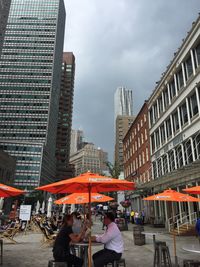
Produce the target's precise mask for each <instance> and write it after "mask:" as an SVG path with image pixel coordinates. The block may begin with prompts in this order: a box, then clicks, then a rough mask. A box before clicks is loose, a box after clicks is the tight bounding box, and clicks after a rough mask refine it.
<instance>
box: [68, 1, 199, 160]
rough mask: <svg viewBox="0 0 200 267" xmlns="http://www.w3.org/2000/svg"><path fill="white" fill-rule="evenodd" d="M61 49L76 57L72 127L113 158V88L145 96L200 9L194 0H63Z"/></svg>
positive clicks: (137, 100) (136, 98)
mask: <svg viewBox="0 0 200 267" xmlns="http://www.w3.org/2000/svg"><path fill="white" fill-rule="evenodd" d="M65 4H66V15H67V21H66V34H65V44H64V49H65V51H73V53H74V55H75V57H76V78H75V95H74V114H73V127H74V128H81V129H83V130H84V132H85V137H86V139H87V141H91V142H94V143H95V144H96V146H99V147H101V148H103V149H104V150H106V151H108V152H109V157H110V160H112V159H113V148H114V129H113V127H114V126H113V121H114V119H113V117H114V103H113V95H114V92H115V90H116V88H117V87H118V86H120V85H123V86H125V87H127V88H129V89H132V90H133V105H134V113H135V114H137V112H138V111H139V109H140V107H141V105H142V104H143V102H144V100H145V99H148V97H149V95H150V94H151V92H152V90H153V89H154V87H155V83H156V81H158V80H159V79H160V76H161V73H162V72H163V71H164V70H165V69H166V66H167V65H168V64H169V62H170V60H171V59H172V56H173V53H174V52H175V51H176V50H177V48H178V47H179V46H180V44H181V43H182V39H183V38H184V37H185V36H186V34H187V31H188V30H189V29H190V28H191V25H192V22H193V21H194V20H196V18H197V16H198V12H199V11H200V2H199V0H169V1H166V0H151V1H150V0H65Z"/></svg>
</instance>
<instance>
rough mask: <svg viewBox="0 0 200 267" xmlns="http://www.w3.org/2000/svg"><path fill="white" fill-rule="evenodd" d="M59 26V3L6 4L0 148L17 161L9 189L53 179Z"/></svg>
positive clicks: (62, 11) (0, 64)
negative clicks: (13, 181)
mask: <svg viewBox="0 0 200 267" xmlns="http://www.w3.org/2000/svg"><path fill="white" fill-rule="evenodd" d="M64 26H65V8H64V3H63V0H43V1H41V0H12V1H11V6H10V12H9V16H8V21H7V26H6V31H5V37H4V41H3V46H2V51H1V57H0V146H1V147H2V148H3V149H4V150H5V151H8V152H9V153H10V154H11V155H14V156H16V158H17V167H16V169H17V171H16V179H15V184H16V185H19V186H22V187H28V188H29V187H35V186H38V185H39V184H43V183H47V182H49V181H51V180H52V179H54V177H55V146H56V131H57V120H58V106H59V93H60V92H59V90H60V75H61V63H62V51H63V40H64Z"/></svg>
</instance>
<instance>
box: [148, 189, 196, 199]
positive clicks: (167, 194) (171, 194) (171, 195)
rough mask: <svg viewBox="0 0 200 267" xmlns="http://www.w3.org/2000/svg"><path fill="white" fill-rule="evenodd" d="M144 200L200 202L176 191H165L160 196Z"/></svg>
mask: <svg viewBox="0 0 200 267" xmlns="http://www.w3.org/2000/svg"><path fill="white" fill-rule="evenodd" d="M143 200H159V201H172V202H198V201H200V200H199V199H198V198H195V197H192V196H189V195H186V194H182V193H180V192H177V191H175V190H171V189H168V190H165V191H163V192H162V193H160V194H156V195H153V196H150V197H146V198H143Z"/></svg>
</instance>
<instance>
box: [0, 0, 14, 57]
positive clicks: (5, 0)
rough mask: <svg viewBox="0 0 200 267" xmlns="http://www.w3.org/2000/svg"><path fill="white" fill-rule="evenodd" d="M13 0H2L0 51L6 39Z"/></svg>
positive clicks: (0, 8)
mask: <svg viewBox="0 0 200 267" xmlns="http://www.w3.org/2000/svg"><path fill="white" fill-rule="evenodd" d="M10 3H11V0H0V53H1V49H2V44H3V40H4V34H5V29H6V25H7V20H8V14H9V9H10Z"/></svg>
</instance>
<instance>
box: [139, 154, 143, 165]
mask: <svg viewBox="0 0 200 267" xmlns="http://www.w3.org/2000/svg"><path fill="white" fill-rule="evenodd" d="M141 166H142V158H141V155H139V167H141Z"/></svg>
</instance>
